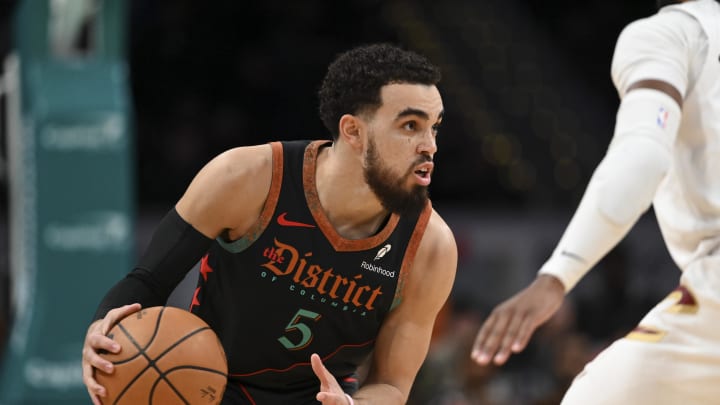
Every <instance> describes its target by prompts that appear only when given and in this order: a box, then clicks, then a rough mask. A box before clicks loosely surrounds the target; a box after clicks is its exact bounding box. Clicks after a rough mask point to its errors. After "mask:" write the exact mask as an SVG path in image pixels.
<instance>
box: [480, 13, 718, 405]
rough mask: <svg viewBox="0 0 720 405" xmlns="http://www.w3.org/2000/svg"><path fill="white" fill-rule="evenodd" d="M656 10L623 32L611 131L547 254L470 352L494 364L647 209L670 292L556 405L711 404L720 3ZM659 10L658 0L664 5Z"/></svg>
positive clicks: (519, 344)
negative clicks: (670, 272) (658, 233)
mask: <svg viewBox="0 0 720 405" xmlns="http://www.w3.org/2000/svg"><path fill="white" fill-rule="evenodd" d="M666 3H682V4H675V5H669V6H667V7H663V8H661V9H660V11H659V12H658V13H657V14H656V15H654V16H652V17H650V18H646V19H642V20H639V21H637V22H634V23H632V24H630V25H629V26H628V27H626V28H625V30H624V31H623V33H622V34H621V35H620V38H619V39H618V42H617V45H616V49H615V55H614V58H613V63H612V76H613V81H614V83H615V86H616V87H617V90H618V93H619V95H620V97H621V99H622V101H621V103H620V107H619V110H618V113H617V122H616V126H615V134H614V137H613V140H612V143H611V144H610V147H609V149H608V151H607V154H606V156H605V158H604V159H603V161H602V162H601V163H600V165H599V166H598V168H597V169H596V171H595V173H594V175H593V177H592V179H591V180H590V183H589V185H588V187H587V190H586V191H585V195H584V197H583V199H582V201H581V202H580V205H579V207H578V208H577V211H576V212H575V215H574V216H573V218H572V220H571V222H570V224H569V225H568V227H567V229H566V231H565V233H564V235H563V237H562V239H561V240H560V242H559V244H558V246H557V248H556V250H555V251H554V253H553V255H552V257H551V258H550V259H549V260H548V261H547V262H546V263H545V264H544V265H543V266H542V268H541V269H540V274H539V276H538V277H537V279H536V280H535V281H534V282H533V283H532V284H531V285H530V286H529V287H527V288H526V289H524V290H523V291H521V292H520V293H518V294H517V295H516V296H514V297H512V298H511V299H509V300H508V301H506V302H504V303H503V304H501V305H500V306H498V307H497V308H496V309H495V310H494V311H493V313H492V314H491V316H490V317H489V318H488V319H487V320H486V322H485V323H484V325H483V326H482V327H481V329H480V331H479V333H478V337H477V340H476V343H475V346H474V349H473V352H472V356H473V358H474V359H475V360H476V361H477V362H479V363H480V364H488V363H489V362H491V361H494V362H495V363H496V364H503V363H504V362H505V361H506V360H507V358H508V357H509V355H510V354H511V352H519V351H521V350H523V348H524V347H525V346H526V344H527V342H528V340H529V339H530V336H531V334H532V333H533V331H534V330H535V328H537V327H538V326H539V325H540V324H542V323H543V322H545V321H546V320H547V319H548V318H549V317H550V316H551V315H552V314H553V313H554V312H555V311H556V310H557V309H558V307H559V306H560V304H561V302H562V300H563V297H564V294H565V293H566V292H567V291H569V290H570V289H571V288H572V287H573V286H574V285H575V283H577V281H578V280H579V279H580V278H581V277H582V276H583V275H584V274H585V273H586V272H587V271H588V270H589V269H590V268H591V267H592V266H594V265H595V263H597V262H598V260H600V258H602V257H603V256H604V255H605V254H606V253H607V252H608V251H609V250H610V249H611V248H613V247H614V246H615V245H616V244H617V243H618V242H619V241H620V240H621V239H622V238H623V237H624V236H625V234H626V233H627V232H628V230H629V229H630V228H631V227H632V226H633V224H634V223H635V222H636V221H637V219H638V218H639V217H640V215H641V214H642V213H643V212H645V211H646V210H647V209H648V207H649V206H650V204H651V203H652V204H653V206H654V208H655V213H656V216H657V219H658V222H659V224H660V228H661V230H662V233H663V237H664V239H665V243H666V245H667V247H668V249H669V251H670V253H671V255H672V257H673V259H674V260H675V262H676V263H677V265H678V266H679V268H680V269H681V270H682V276H681V279H680V287H679V288H678V289H677V290H676V291H675V292H673V293H672V294H670V296H668V297H667V299H665V300H664V301H662V302H661V303H659V304H658V305H657V306H656V307H655V308H654V309H653V310H651V311H650V312H649V313H648V314H647V316H646V317H645V318H644V319H643V320H642V321H641V322H640V325H639V326H638V328H637V329H635V330H634V331H632V332H631V333H630V334H628V335H627V336H626V337H625V338H623V339H620V340H618V341H616V342H615V343H614V344H613V345H611V346H610V347H609V348H608V349H606V350H605V351H604V352H603V353H602V354H600V355H599V356H598V357H597V358H596V359H595V360H593V361H592V362H591V363H589V364H588V365H587V366H586V368H585V370H584V371H583V372H582V373H581V374H580V375H579V376H578V377H577V378H576V379H575V381H574V382H573V384H572V386H571V388H570V389H569V391H568V392H567V394H566V396H565V398H564V400H563V403H564V404H582V405H588V404H690V403H692V404H710V403H717V401H718V400H719V399H720V384H718V376H720V61H719V60H718V57H719V56H720V4H718V2H716V1H715V0H695V1H686V2H666ZM663 5H664V4H660V6H663Z"/></svg>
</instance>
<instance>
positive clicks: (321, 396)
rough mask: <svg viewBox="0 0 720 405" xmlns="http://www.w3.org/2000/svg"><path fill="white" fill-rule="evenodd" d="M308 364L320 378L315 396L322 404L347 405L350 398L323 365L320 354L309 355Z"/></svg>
mask: <svg viewBox="0 0 720 405" xmlns="http://www.w3.org/2000/svg"><path fill="white" fill-rule="evenodd" d="M310 364H311V365H312V369H313V371H314V372H315V375H316V376H317V377H318V379H320V392H318V394H317V396H316V397H315V398H316V399H317V400H318V401H320V402H322V404H323V405H348V404H349V403H350V400H349V399H348V397H347V396H346V395H345V391H343V389H342V388H341V387H340V384H338V382H337V380H336V379H335V377H334V376H333V375H332V374H330V372H329V371H328V370H327V369H326V368H325V365H323V363H322V360H321V359H320V356H318V355H317V354H313V355H311V356H310Z"/></svg>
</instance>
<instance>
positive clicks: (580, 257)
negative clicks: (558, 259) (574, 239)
mask: <svg viewBox="0 0 720 405" xmlns="http://www.w3.org/2000/svg"><path fill="white" fill-rule="evenodd" d="M560 256H566V257H569V258H571V259H574V260H577V261H579V262H580V263H585V259H584V258H583V257H582V256H579V255H576V254H575V253H572V252H568V251H567V250H563V251H562V252H560Z"/></svg>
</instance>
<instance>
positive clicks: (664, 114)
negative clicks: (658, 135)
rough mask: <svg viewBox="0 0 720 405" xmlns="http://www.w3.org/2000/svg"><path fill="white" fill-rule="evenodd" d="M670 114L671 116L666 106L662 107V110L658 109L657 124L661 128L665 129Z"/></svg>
mask: <svg viewBox="0 0 720 405" xmlns="http://www.w3.org/2000/svg"><path fill="white" fill-rule="evenodd" d="M668 116H670V113H668V111H667V110H666V109H665V108H663V107H660V111H658V116H657V124H658V126H659V127H660V128H662V129H665V127H666V126H667V120H668Z"/></svg>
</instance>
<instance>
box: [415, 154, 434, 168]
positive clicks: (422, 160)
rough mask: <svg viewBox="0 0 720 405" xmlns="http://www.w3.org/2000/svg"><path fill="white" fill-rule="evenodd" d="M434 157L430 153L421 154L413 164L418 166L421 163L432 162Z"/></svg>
mask: <svg viewBox="0 0 720 405" xmlns="http://www.w3.org/2000/svg"><path fill="white" fill-rule="evenodd" d="M432 161H433V158H432V157H431V156H430V155H420V157H418V158H417V159H415V161H414V162H413V166H417V165H419V164H421V163H427V162H432Z"/></svg>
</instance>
